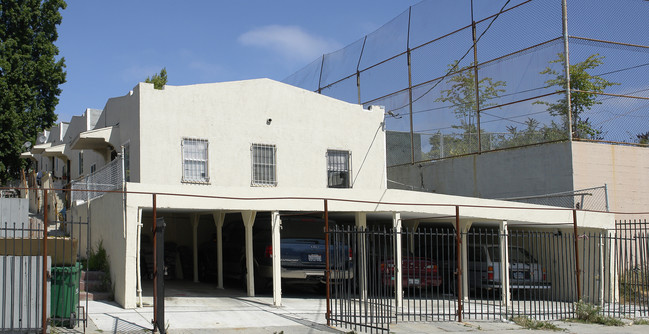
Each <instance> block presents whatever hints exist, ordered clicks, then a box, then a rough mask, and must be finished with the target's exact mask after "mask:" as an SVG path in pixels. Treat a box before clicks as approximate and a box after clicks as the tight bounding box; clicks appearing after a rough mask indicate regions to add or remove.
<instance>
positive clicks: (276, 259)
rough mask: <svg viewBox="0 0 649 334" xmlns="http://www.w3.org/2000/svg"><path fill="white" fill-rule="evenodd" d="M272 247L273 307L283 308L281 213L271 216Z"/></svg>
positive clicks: (274, 212) (276, 212)
mask: <svg viewBox="0 0 649 334" xmlns="http://www.w3.org/2000/svg"><path fill="white" fill-rule="evenodd" d="M271 225H272V226H271V230H272V247H273V258H272V259H273V305H274V306H278V307H279V306H282V252H281V249H282V248H281V245H280V240H281V239H280V228H281V226H282V220H281V219H280V217H279V211H273V213H272V215H271Z"/></svg>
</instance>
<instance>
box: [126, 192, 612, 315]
mask: <svg viewBox="0 0 649 334" xmlns="http://www.w3.org/2000/svg"><path fill="white" fill-rule="evenodd" d="M398 192H401V191H398ZM403 193H404V194H408V195H412V194H411V193H410V192H403ZM400 195H403V194H400ZM424 195H430V194H424ZM399 197H401V198H402V200H401V201H400V202H376V203H368V202H365V201H363V202H356V201H338V200H326V201H325V200H321V199H320V200H314V199H308V198H307V199H291V201H292V202H298V204H302V205H304V204H308V205H307V206H308V207H309V208H311V209H313V210H310V211H293V210H291V211H288V210H282V211H280V210H272V211H266V210H263V211H262V210H259V211H258V210H241V211H236V210H216V211H206V210H204V209H202V210H192V209H176V208H173V209H172V208H160V209H158V210H159V213H158V216H162V217H165V216H168V217H171V219H170V221H171V222H173V223H175V224H179V226H178V227H177V231H182V232H176V233H180V234H183V235H184V237H185V238H188V235H190V236H191V243H190V244H191V250H192V252H191V254H192V262H193V265H192V268H193V272H192V275H191V279H192V280H193V281H194V282H198V281H199V272H198V249H199V246H200V244H201V243H202V242H205V241H206V240H208V239H209V235H211V233H210V231H214V233H215V235H216V245H217V254H216V259H217V268H218V270H217V275H218V276H217V287H218V288H219V289H222V288H223V287H224V277H223V273H224V270H223V257H222V256H223V249H222V245H223V238H224V236H223V224H224V221H225V217H226V214H230V215H240V217H241V221H242V222H243V226H244V231H245V239H244V242H245V254H246V256H245V258H246V262H245V267H246V272H247V273H249V274H248V275H246V277H245V279H246V282H245V285H246V287H247V289H246V294H247V295H248V296H255V281H254V279H255V275H254V272H255V263H254V256H253V255H252V253H253V242H252V238H253V226H254V224H255V218H256V217H257V215H258V214H259V213H261V212H264V213H265V214H269V215H270V217H271V218H270V225H271V226H270V229H271V231H272V247H273V249H280V247H281V245H280V243H281V238H280V228H281V224H282V222H281V216H282V214H284V213H286V212H290V213H291V214H296V213H298V214H299V213H300V212H301V213H304V214H307V213H310V214H314V213H316V214H320V215H322V217H328V218H330V219H332V220H335V221H337V222H345V223H347V224H350V225H354V226H356V227H363V228H364V227H367V226H368V224H369V225H370V226H371V225H372V224H377V223H379V224H389V225H390V227H392V228H394V229H395V231H400V230H401V229H403V228H409V229H416V228H417V226H419V225H420V224H426V223H448V224H451V225H452V226H453V228H457V227H459V229H460V232H461V233H462V238H463V240H462V242H461V243H460V247H461V248H460V254H461V255H460V256H461V257H462V259H463V263H464V267H463V268H462V270H463V271H464V272H467V271H468V268H466V263H467V261H466V259H467V248H466V244H467V241H466V233H467V232H468V231H469V229H470V228H471V226H473V225H474V224H477V225H481V224H489V225H491V226H498V229H499V233H507V231H508V228H509V226H525V227H529V226H532V225H533V226H536V227H541V228H543V225H545V228H555V229H556V227H555V225H556V224H557V223H558V222H562V223H564V227H565V223H570V222H571V221H573V220H574V219H577V226H579V227H586V226H590V227H598V226H599V227H601V226H605V225H606V224H607V222H609V220H610V222H612V220H611V218H610V216H609V215H608V214H601V213H593V212H583V211H580V212H578V213H577V215H576V216H573V212H572V211H570V210H558V209H554V208H550V207H541V206H538V207H530V205H526V206H525V209H522V208H523V206H521V205H518V204H517V203H507V205H508V206H507V207H505V206H504V205H503V202H497V204H499V205H498V206H494V205H493V204H494V202H495V201H488V200H476V201H481V202H483V203H481V204H483V205H480V206H478V205H472V206H455V205H445V204H429V205H421V204H415V203H417V202H416V201H415V199H412V202H407V201H405V202H404V201H403V196H399ZM425 197H428V196H425ZM445 197H448V196H445ZM266 201H270V200H266ZM247 202H248V203H249V201H247ZM275 202H276V203H277V204H280V205H278V207H280V208H282V209H287V207H286V206H285V205H281V201H279V200H275ZM484 202H488V203H489V204H491V205H489V206H487V205H484V204H485V203H484ZM255 203H256V202H255ZM318 203H319V204H320V208H317V207H316V206H317V204H318ZM325 203H327V204H325ZM419 203H421V202H419ZM264 204H265V205H262V206H261V207H264V206H267V205H268V203H264ZM295 207H300V205H295V203H293V205H291V207H289V208H295ZM325 207H326V211H325ZM368 207H371V209H373V210H372V211H369V210H368ZM352 208H358V209H365V210H368V211H360V210H359V211H351V209H352ZM317 209H320V210H317ZM456 214H458V215H457V216H456ZM141 217H142V218H141V219H142V221H146V220H147V219H149V218H150V217H149V216H148V215H147V214H144V215H142V216H141ZM496 217H498V218H496ZM456 218H457V219H456ZM534 219H537V220H534ZM210 223H212V224H213V229H212V226H210V225H211V224H210ZM144 225H146V223H145V224H144ZM208 226H210V227H209V228H208ZM505 240H506V239H505ZM395 243H396V244H395V250H396V252H397V254H396V256H397V261H395V265H396V266H397V268H396V271H397V272H401V271H402V270H403V269H402V268H401V267H400V266H401V261H399V259H400V258H401V248H402V247H401V240H400V238H396V239H395ZM185 244H187V243H185ZM501 249H502V250H504V251H506V249H507V245H506V244H501ZM138 253H139V252H138ZM359 255H360V256H361V260H360V261H361V265H360V268H359V269H360V270H361V271H364V270H367V267H366V266H364V265H362V263H364V257H365V254H362V253H361V254H359ZM503 258H504V259H507V256H506V255H505V256H503ZM272 263H273V276H272V286H273V289H272V291H273V304H274V305H275V306H281V305H282V289H281V287H282V284H281V253H280V252H272ZM507 267H508V266H507V264H505V265H503V266H502V267H501V270H502V273H501V275H502V277H507V274H506V272H505V271H506V268H507ZM359 276H360V278H357V282H358V286H359V289H360V290H361V291H364V292H363V295H366V294H367V292H366V291H367V282H366V281H364V280H363V279H362V278H363V277H366V275H365V273H361V274H360V275H359ZM186 278H187V277H185V279H186ZM396 284H397V286H396V289H397V291H399V290H400V289H401V288H402V287H401V286H400V284H401V282H400V281H397V282H396ZM503 284H507V281H505V282H503ZM140 286H141V285H140ZM461 286H462V289H463V290H464V291H468V289H469V282H468V280H467V278H466V276H463V280H462V282H461ZM503 291H504V292H505V293H503V295H502V298H503V300H509V296H508V295H507V293H508V291H509V289H507V288H506V285H505V288H503ZM140 292H141V289H140V290H138V293H140ZM465 298H466V297H465ZM396 303H397V305H400V304H401V303H402V301H401V300H400V298H399V296H397V300H396Z"/></svg>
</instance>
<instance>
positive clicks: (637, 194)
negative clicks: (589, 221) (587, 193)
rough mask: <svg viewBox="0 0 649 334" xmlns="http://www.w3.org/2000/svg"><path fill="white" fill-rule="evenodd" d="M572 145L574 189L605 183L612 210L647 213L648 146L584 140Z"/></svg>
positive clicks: (648, 193)
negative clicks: (587, 141)
mask: <svg viewBox="0 0 649 334" xmlns="http://www.w3.org/2000/svg"><path fill="white" fill-rule="evenodd" d="M572 145H573V149H572V151H573V170H574V185H575V189H583V188H590V187H597V186H602V185H604V184H607V186H608V194H609V207H610V210H611V211H614V212H647V208H648V207H649V148H646V147H634V146H623V145H609V144H600V143H586V142H575V143H573V144H572ZM642 217H644V218H649V216H648V215H644V216H642ZM632 218H640V216H633V217H632Z"/></svg>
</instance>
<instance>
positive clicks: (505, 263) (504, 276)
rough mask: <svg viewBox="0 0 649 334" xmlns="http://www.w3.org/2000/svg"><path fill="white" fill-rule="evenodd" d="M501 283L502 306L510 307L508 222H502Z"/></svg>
mask: <svg viewBox="0 0 649 334" xmlns="http://www.w3.org/2000/svg"><path fill="white" fill-rule="evenodd" d="M499 234H500V238H499V239H500V282H501V284H502V288H501V293H500V294H501V298H502V305H509V303H510V300H511V298H510V291H509V239H508V237H509V232H508V231H507V221H506V220H503V221H502V222H500V233H499Z"/></svg>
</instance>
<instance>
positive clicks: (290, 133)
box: [120, 79, 386, 191]
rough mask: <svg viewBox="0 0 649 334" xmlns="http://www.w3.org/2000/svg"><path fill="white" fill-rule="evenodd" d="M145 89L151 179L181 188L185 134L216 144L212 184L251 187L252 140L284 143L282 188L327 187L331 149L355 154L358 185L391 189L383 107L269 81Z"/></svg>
mask: <svg viewBox="0 0 649 334" xmlns="http://www.w3.org/2000/svg"><path fill="white" fill-rule="evenodd" d="M138 87H139V90H140V94H141V101H140V105H141V112H140V115H141V122H142V126H141V135H140V136H139V138H140V140H141V147H142V148H141V150H140V152H139V153H140V162H141V165H140V172H141V173H142V175H141V176H140V178H139V181H140V182H141V183H143V184H176V185H181V184H182V183H181V179H182V148H181V143H182V139H183V138H197V139H207V140H208V142H209V151H208V153H209V158H208V159H209V162H208V168H209V170H208V174H209V179H210V185H212V186H236V187H246V188H250V185H251V169H252V165H251V152H250V150H251V144H252V143H259V144H273V145H276V148H277V153H276V157H277V187H278V188H279V187H300V188H303V187H306V188H326V187H327V173H326V171H327V169H326V168H327V163H326V153H327V149H336V150H348V151H351V153H352V164H351V169H352V173H353V188H355V189H358V188H362V189H385V188H386V180H385V133H384V131H383V128H382V121H383V111H382V110H380V109H379V110H375V111H367V110H363V109H362V107H361V106H359V105H355V104H349V103H346V102H342V101H339V100H335V99H333V98H329V97H326V96H323V95H319V94H315V93H313V92H309V91H306V90H302V89H299V88H296V87H293V86H289V85H285V84H282V83H279V82H275V81H272V80H268V79H260V80H249V81H238V82H226V83H216V84H202V85H192V86H179V87H175V86H166V87H165V88H164V89H163V90H155V89H153V85H151V84H143V83H141V84H140V85H139V86H138ZM268 119H271V120H272V121H271V122H270V124H267V120H268ZM122 123H124V122H122ZM120 126H121V125H120ZM121 131H122V132H124V129H121ZM131 156H132V157H135V154H132V155H131ZM133 160H135V159H133ZM134 165H135V162H134V161H133V162H132V166H131V168H132V170H133V169H134V167H135V166H134ZM137 180H138V179H137V178H135V179H133V181H137ZM183 186H185V187H187V188H189V187H196V185H183ZM201 186H203V187H204V185H201ZM179 191H187V190H184V189H183V188H179Z"/></svg>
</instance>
